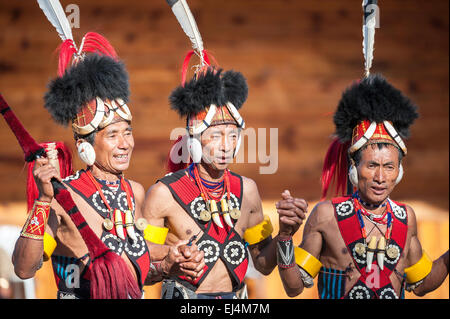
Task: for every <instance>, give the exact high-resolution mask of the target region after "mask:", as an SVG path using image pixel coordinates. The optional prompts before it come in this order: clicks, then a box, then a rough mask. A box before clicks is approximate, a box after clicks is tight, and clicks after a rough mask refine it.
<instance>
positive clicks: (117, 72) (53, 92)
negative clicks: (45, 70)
mask: <svg viewBox="0 0 450 319" xmlns="http://www.w3.org/2000/svg"><path fill="white" fill-rule="evenodd" d="M96 97H99V98H100V99H102V100H105V99H109V100H115V99H117V98H120V99H122V100H123V101H124V102H125V103H126V102H128V98H129V84H128V73H127V71H126V69H125V66H124V64H123V63H122V62H120V61H117V60H116V59H114V58H112V57H109V56H106V55H99V54H96V53H92V54H89V55H87V56H86V57H85V58H84V59H82V60H80V61H79V62H78V63H76V64H74V65H73V66H71V67H70V68H68V69H67V70H66V72H65V73H64V75H63V76H62V77H57V78H55V79H53V80H52V81H51V82H50V83H49V85H48V92H47V93H46V94H45V97H44V99H45V108H46V109H47V110H48V111H49V112H50V114H51V115H52V117H53V119H54V120H55V121H56V122H57V123H60V124H63V125H68V124H69V123H70V122H71V121H72V120H73V119H74V118H75V117H76V115H77V114H78V112H79V111H80V110H81V108H82V106H83V105H85V104H86V103H88V102H89V101H91V100H93V99H95V98H96Z"/></svg>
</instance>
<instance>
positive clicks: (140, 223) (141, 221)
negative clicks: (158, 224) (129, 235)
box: [135, 217, 148, 231]
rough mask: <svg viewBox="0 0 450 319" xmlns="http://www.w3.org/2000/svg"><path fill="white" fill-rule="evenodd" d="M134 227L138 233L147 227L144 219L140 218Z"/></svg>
mask: <svg viewBox="0 0 450 319" xmlns="http://www.w3.org/2000/svg"><path fill="white" fill-rule="evenodd" d="M135 225H136V228H137V229H139V230H140V231H144V230H145V228H146V227H147V225H148V222H147V220H146V219H145V218H142V217H141V218H139V219H138V220H137V221H136V223H135Z"/></svg>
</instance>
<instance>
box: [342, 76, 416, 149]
mask: <svg viewBox="0 0 450 319" xmlns="http://www.w3.org/2000/svg"><path fill="white" fill-rule="evenodd" d="M416 118H418V113H417V106H416V105H414V104H413V103H412V102H411V101H410V100H409V99H408V98H407V97H406V96H404V95H403V94H402V92H400V91H399V90H398V89H396V88H395V87H393V86H392V85H391V84H389V83H388V82H387V81H386V79H385V78H384V77H383V76H381V75H378V74H377V75H370V76H369V77H368V78H365V79H363V80H361V81H360V82H358V83H356V84H353V85H352V86H351V87H349V88H348V89H347V90H345V91H344V93H343V94H342V98H341V100H340V102H339V104H338V108H337V111H336V113H335V114H334V124H335V125H336V135H337V136H338V137H339V139H340V140H341V142H346V141H349V140H351V138H352V132H353V128H354V127H355V126H356V125H357V124H358V123H359V122H360V121H362V120H369V121H375V122H377V123H380V122H383V121H384V120H387V121H391V122H392V124H393V125H394V127H395V129H396V130H397V132H398V133H399V134H400V136H401V137H402V138H407V137H409V126H410V125H411V124H412V123H413V122H414V120H415V119H416Z"/></svg>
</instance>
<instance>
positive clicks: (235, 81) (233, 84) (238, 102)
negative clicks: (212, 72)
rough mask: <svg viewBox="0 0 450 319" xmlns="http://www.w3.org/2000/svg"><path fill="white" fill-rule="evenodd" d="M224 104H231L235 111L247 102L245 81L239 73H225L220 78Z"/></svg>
mask: <svg viewBox="0 0 450 319" xmlns="http://www.w3.org/2000/svg"><path fill="white" fill-rule="evenodd" d="M222 81H223V87H224V91H223V94H224V98H225V102H227V101H229V102H231V103H233V105H234V106H235V107H236V109H238V110H239V109H240V108H241V107H242V105H243V104H244V102H245V100H247V95H248V86H247V81H246V80H245V78H244V76H243V75H242V74H241V73H240V72H234V71H227V72H225V73H224V74H223V77H222Z"/></svg>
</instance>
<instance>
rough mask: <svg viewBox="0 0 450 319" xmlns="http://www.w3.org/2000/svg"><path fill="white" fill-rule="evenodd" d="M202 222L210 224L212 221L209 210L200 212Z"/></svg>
mask: <svg viewBox="0 0 450 319" xmlns="http://www.w3.org/2000/svg"><path fill="white" fill-rule="evenodd" d="M200 220H202V221H204V222H209V221H210V220H211V213H210V212H208V211H207V210H202V211H201V212H200Z"/></svg>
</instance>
